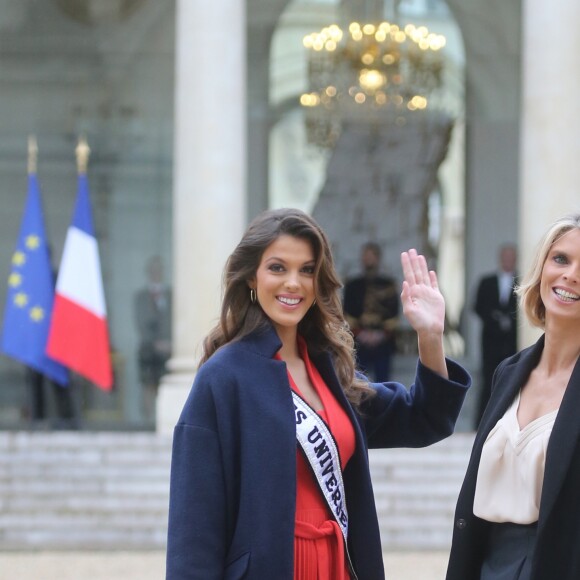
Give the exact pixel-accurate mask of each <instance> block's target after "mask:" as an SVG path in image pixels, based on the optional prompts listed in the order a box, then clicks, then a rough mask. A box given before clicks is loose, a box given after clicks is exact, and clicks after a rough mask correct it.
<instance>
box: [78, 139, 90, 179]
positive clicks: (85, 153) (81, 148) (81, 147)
mask: <svg viewBox="0 0 580 580" xmlns="http://www.w3.org/2000/svg"><path fill="white" fill-rule="evenodd" d="M75 154H76V157H77V172H78V174H79V175H83V174H85V173H86V172H87V166H88V164H89V156H90V154H91V148H90V147H89V144H88V143H87V140H86V138H85V137H84V136H82V137H80V138H79V142H78V145H77V146H76V149H75Z"/></svg>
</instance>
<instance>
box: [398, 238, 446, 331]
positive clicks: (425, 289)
mask: <svg viewBox="0 0 580 580" xmlns="http://www.w3.org/2000/svg"><path fill="white" fill-rule="evenodd" d="M401 265H402V266H403V274H404V276H405V280H404V281H403V290H402V292H401V301H402V303H403V313H404V314H405V317H406V318H407V320H408V321H409V323H410V324H411V326H412V327H413V328H414V329H415V331H416V332H417V334H418V335H419V337H421V334H425V333H427V334H431V335H441V336H442V335H443V328H444V324H445V300H444V299H443V295H442V294H441V292H440V291H439V285H438V283H437V274H435V272H434V271H433V270H431V271H429V270H428V268H427V261H426V260H425V257H424V256H422V255H420V254H417V251H416V250H414V249H411V250H409V251H408V252H403V253H402V254H401Z"/></svg>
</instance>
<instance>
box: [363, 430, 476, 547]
mask: <svg viewBox="0 0 580 580" xmlns="http://www.w3.org/2000/svg"><path fill="white" fill-rule="evenodd" d="M473 437H474V435H473V433H456V434H454V435H452V436H451V437H449V438H448V439H446V440H445V441H441V442H440V443H437V444H435V445H431V446H430V447H426V448H423V449H390V450H371V452H370V460H371V473H372V478H373V487H374V492H375V501H376V504H377V510H378V513H379V523H380V528H381V539H382V542H383V547H384V549H385V550H411V549H425V550H441V549H442V550H447V549H448V548H449V546H450V545H451V535H452V532H453V516H454V512H455V503H456V500H457V496H458V494H459V489H460V487H461V483H462V482H463V476H464V475H465V470H466V468H467V463H468V460H469V454H470V452H471V446H472V444H473Z"/></svg>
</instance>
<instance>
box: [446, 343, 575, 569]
mask: <svg viewBox="0 0 580 580" xmlns="http://www.w3.org/2000/svg"><path fill="white" fill-rule="evenodd" d="M543 349H544V337H543V336H542V337H541V338H540V339H539V340H538V342H536V344H534V345H533V346H531V347H529V348H526V349H525V350H523V351H521V352H519V353H518V354H516V355H514V356H512V357H510V358H509V359H506V360H505V361H503V363H502V364H501V365H500V366H499V367H498V368H497V371H496V373H495V376H494V379H493V391H492V395H491V399H490V401H489V404H488V406H487V409H486V410H485V413H484V415H483V417H482V420H481V423H480V426H479V429H478V431H477V435H476V437H475V441H474V443H473V451H472V453H471V459H470V460H469V465H468V467H467V473H466V475H465V480H464V482H463V486H462V488H461V492H460V494H459V498H458V500H457V509H456V511H455V528H454V530H453V543H452V546H451V556H450V559H449V568H448V570H447V580H479V577H480V572H481V564H482V561H483V558H484V550H485V546H486V542H487V538H488V535H489V528H490V524H489V522H486V521H485V520H482V519H480V518H478V517H476V516H474V515H473V498H474V495H475V485H476V483H477V472H478V470H479V461H480V459H481V452H482V448H483V444H484V443H485V440H486V439H487V436H488V435H489V432H490V431H491V430H492V429H493V427H494V426H495V424H496V423H497V422H498V420H499V419H501V417H503V415H504V414H505V412H506V411H507V409H508V408H509V406H510V405H511V404H512V402H513V400H514V398H515V396H516V394H517V393H518V391H519V390H520V389H521V388H522V387H523V386H524V385H525V384H526V382H527V380H528V377H529V376H530V373H531V372H532V371H533V370H534V368H536V366H537V365H538V362H539V360H540V357H541V355H542V351H543ZM579 578H580V358H579V359H578V360H577V362H576V365H575V367H574V370H573V371H572V376H571V377H570V381H569V383H568V386H567V388H566V392H565V394H564V398H563V399H562V404H561V405H560V410H559V411H558V415H557V416H556V421H555V423H554V428H553V429H552V434H551V435H550V441H549V442H548V448H547V450H546V467H545V471H544V482H543V487H542V496H541V498H540V517H539V520H538V536H537V540H536V549H535V553H534V559H533V563H532V575H531V579H532V580H578V579H579Z"/></svg>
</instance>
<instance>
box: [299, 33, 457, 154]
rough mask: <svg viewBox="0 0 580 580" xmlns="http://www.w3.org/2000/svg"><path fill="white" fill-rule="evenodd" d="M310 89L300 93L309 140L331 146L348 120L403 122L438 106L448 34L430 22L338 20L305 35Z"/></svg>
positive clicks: (401, 123)
mask: <svg viewBox="0 0 580 580" xmlns="http://www.w3.org/2000/svg"><path fill="white" fill-rule="evenodd" d="M303 44H304V46H305V48H306V49H307V50H308V85H309V88H308V91H307V92H306V93H304V94H302V95H301V97H300V104H301V105H302V107H303V108H304V113H305V118H306V131H307V138H308V142H309V143H312V144H315V145H317V146H319V147H322V148H332V147H333V146H334V145H335V143H336V140H337V139H338V136H339V135H340V131H341V127H342V126H343V124H344V123H345V122H349V121H359V122H360V121H365V122H371V123H373V122H382V123H384V122H393V123H396V124H397V125H404V124H405V123H406V122H407V121H408V119H409V116H410V115H413V116H414V117H415V118H417V116H420V115H425V113H426V111H427V110H430V111H433V110H435V109H437V108H438V106H440V102H439V103H438V102H437V99H436V95H437V92H438V91H439V90H440V89H441V87H442V77H443V70H444V55H443V53H442V50H441V49H443V47H444V46H445V44H446V40H445V37H444V36H442V35H440V34H434V33H432V32H430V31H429V30H428V28H427V27H426V26H418V27H417V26H415V25H413V24H407V25H406V26H405V27H404V28H400V27H399V26H398V25H397V24H393V23H389V22H381V23H379V24H359V23H358V22H351V23H350V24H349V25H348V30H347V31H343V30H342V29H341V28H340V27H339V26H338V25H337V24H333V25H331V26H328V27H326V28H323V29H322V30H321V31H320V32H313V33H312V34H309V35H307V36H305V37H304V40H303Z"/></svg>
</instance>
